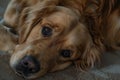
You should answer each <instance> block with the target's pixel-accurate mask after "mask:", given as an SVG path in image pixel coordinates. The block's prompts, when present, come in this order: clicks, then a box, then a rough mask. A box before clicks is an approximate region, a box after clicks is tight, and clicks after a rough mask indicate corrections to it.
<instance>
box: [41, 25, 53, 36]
mask: <svg viewBox="0 0 120 80" xmlns="http://www.w3.org/2000/svg"><path fill="white" fill-rule="evenodd" d="M42 34H43V36H44V37H49V36H51V35H52V29H51V28H49V27H46V26H45V27H43V28H42Z"/></svg>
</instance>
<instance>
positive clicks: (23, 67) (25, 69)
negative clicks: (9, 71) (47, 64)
mask: <svg viewBox="0 0 120 80" xmlns="http://www.w3.org/2000/svg"><path fill="white" fill-rule="evenodd" d="M39 70H40V64H39V62H38V61H37V60H36V59H35V58H34V57H32V56H25V57H24V58H23V59H22V60H21V61H20V62H19V63H18V65H17V66H16V71H17V72H18V73H20V74H23V75H26V76H27V75H29V74H31V73H37V72H38V71H39Z"/></svg>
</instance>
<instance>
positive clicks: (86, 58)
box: [75, 37, 104, 71]
mask: <svg viewBox="0 0 120 80" xmlns="http://www.w3.org/2000/svg"><path fill="white" fill-rule="evenodd" d="M87 39H88V40H87V42H86V43H85V44H84V47H83V48H82V50H83V51H81V52H82V53H81V56H80V58H79V59H78V60H76V61H75V65H76V66H77V67H78V68H79V69H81V70H83V71H86V70H88V69H89V68H92V67H93V66H94V65H95V62H96V61H99V60H100V56H101V53H102V52H103V50H104V46H103V44H102V43H101V42H99V41H98V44H95V43H94V42H93V40H92V38H91V39H89V37H87Z"/></svg>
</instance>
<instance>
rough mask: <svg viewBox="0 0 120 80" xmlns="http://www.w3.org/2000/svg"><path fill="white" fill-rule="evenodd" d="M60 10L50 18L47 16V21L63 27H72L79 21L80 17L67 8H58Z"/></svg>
mask: <svg viewBox="0 0 120 80" xmlns="http://www.w3.org/2000/svg"><path fill="white" fill-rule="evenodd" d="M57 9H58V10H57V11H56V12H54V13H52V14H50V15H49V16H46V17H45V18H44V19H46V20H47V21H49V22H52V24H55V25H61V26H70V25H71V24H72V23H73V22H74V21H77V20H78V17H77V16H76V15H75V13H74V12H73V11H71V10H69V9H67V8H61V7H59V8H57Z"/></svg>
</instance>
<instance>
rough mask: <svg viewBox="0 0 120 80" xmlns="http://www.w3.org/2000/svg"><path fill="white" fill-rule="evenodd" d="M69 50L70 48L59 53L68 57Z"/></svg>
mask: <svg viewBox="0 0 120 80" xmlns="http://www.w3.org/2000/svg"><path fill="white" fill-rule="evenodd" d="M70 54H71V51H70V50H62V51H61V55H62V56H63V57H70V56H71V55H70Z"/></svg>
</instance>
